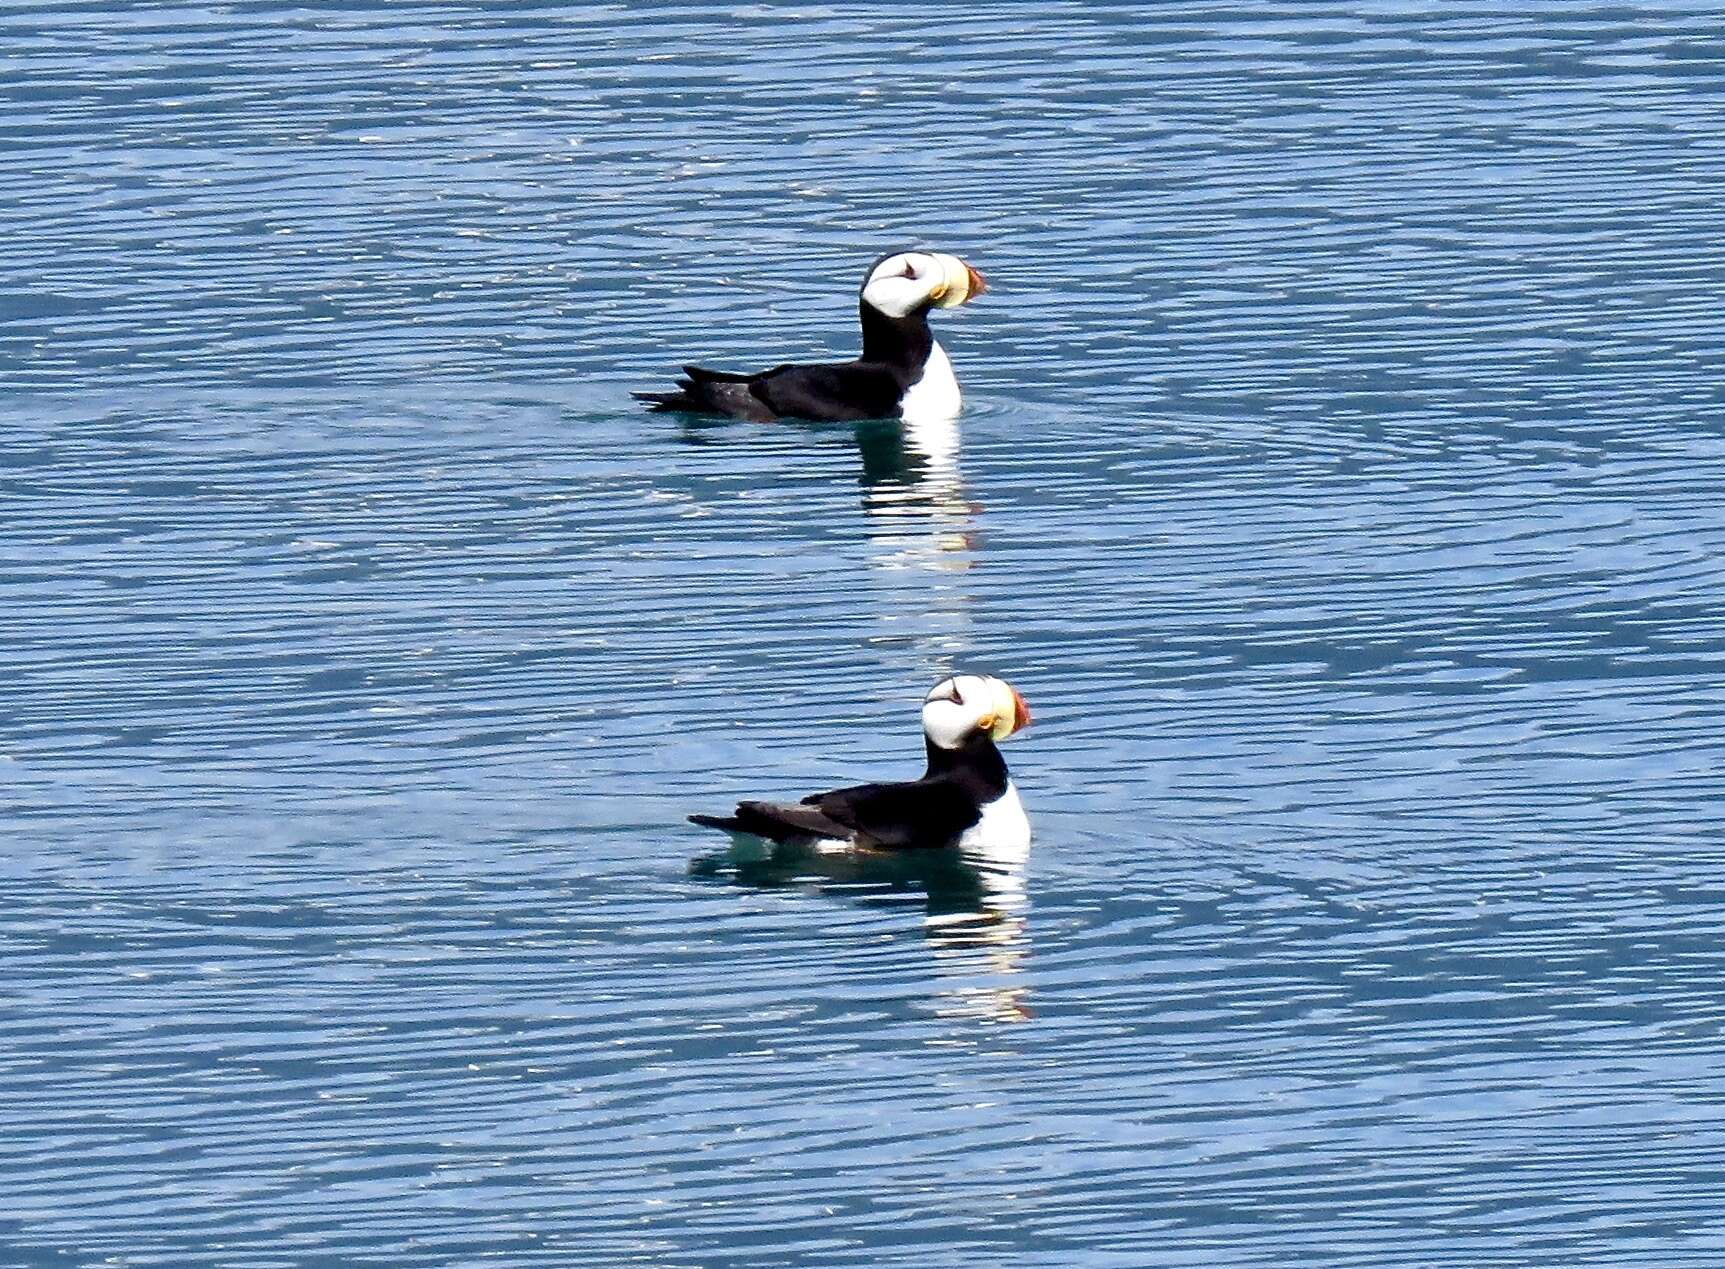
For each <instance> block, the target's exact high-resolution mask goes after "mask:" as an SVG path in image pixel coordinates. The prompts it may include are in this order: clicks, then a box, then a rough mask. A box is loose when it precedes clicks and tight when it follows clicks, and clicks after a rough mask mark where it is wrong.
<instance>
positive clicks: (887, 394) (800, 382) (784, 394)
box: [749, 361, 904, 422]
mask: <svg viewBox="0 0 1725 1269" xmlns="http://www.w3.org/2000/svg"><path fill="white" fill-rule="evenodd" d="M749 391H751V392H752V393H754V394H755V396H757V397H759V398H760V399H761V400H762V401H764V402H766V403H767V405H768V406H769V407H771V409H772V411H773V413H775V414H777V415H779V416H780V417H781V418H787V417H788V418H797V419H819V420H821V421H823V422H840V421H843V422H851V421H854V420H856V419H883V418H889V417H891V416H892V415H895V414H897V413H898V407H899V400H900V398H901V397H902V396H903V395H904V390H903V388H902V386H901V385H900V384H899V381H898V378H897V376H895V375H894V374H893V373H892V371H890V370H888V369H887V368H886V367H885V366H882V365H878V364H871V363H869V362H866V361H845V362H840V363H838V364H836V365H826V366H780V367H778V368H777V369H775V370H769V371H767V372H766V373H765V374H762V375H758V376H757V377H756V378H755V379H754V381H753V382H752V383H750V384H749Z"/></svg>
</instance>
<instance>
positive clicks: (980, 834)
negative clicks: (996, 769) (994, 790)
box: [958, 780, 1030, 859]
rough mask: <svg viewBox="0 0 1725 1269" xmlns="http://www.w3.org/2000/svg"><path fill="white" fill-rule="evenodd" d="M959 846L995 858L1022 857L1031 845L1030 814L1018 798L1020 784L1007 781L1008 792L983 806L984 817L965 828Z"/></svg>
mask: <svg viewBox="0 0 1725 1269" xmlns="http://www.w3.org/2000/svg"><path fill="white" fill-rule="evenodd" d="M958 845H959V849H961V850H968V851H974V852H976V853H977V854H980V855H986V856H988V857H990V858H992V859H1000V858H1003V857H1022V856H1023V854H1024V852H1026V851H1028V850H1029V849H1030V817H1029V816H1028V815H1026V814H1025V813H1024V803H1022V802H1020V801H1019V800H1018V786H1017V785H1015V784H1013V783H1012V781H1011V780H1008V781H1007V782H1006V792H1005V793H1002V794H1001V795H1000V796H999V797H997V798H995V799H994V801H992V802H988V803H985V804H984V805H983V807H982V818H981V819H979V820H977V821H976V823H974V824H972V825H971V826H970V827H969V828H967V829H965V830H964V836H963V837H961V838H959V839H958Z"/></svg>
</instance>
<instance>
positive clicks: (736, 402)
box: [630, 366, 771, 418]
mask: <svg viewBox="0 0 1725 1269" xmlns="http://www.w3.org/2000/svg"><path fill="white" fill-rule="evenodd" d="M751 378H753V376H752V375H739V374H732V373H731V372H730V371H728V370H706V369H703V368H702V367H700V366H684V367H683V377H682V378H681V379H679V380H677V390H676V391H675V392H632V393H630V395H631V396H633V397H634V398H635V399H636V400H637V401H645V402H646V403H647V408H648V409H650V410H652V411H653V412H654V413H656V414H664V413H669V412H673V411H677V412H681V413H685V414H726V415H729V416H731V417H732V418H753V417H756V416H757V415H760V414H761V412H762V411H766V406H765V405H764V404H763V403H762V402H760V401H757V400H756V399H755V398H754V397H753V396H752V395H751V394H750V392H749V389H748V387H747V385H748V383H749V380H750V379H751ZM766 416H767V417H771V411H766Z"/></svg>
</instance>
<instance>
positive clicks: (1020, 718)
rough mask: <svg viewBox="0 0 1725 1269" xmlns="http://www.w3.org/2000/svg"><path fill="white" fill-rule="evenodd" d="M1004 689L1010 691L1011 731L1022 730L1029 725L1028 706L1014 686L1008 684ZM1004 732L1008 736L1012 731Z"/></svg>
mask: <svg viewBox="0 0 1725 1269" xmlns="http://www.w3.org/2000/svg"><path fill="white" fill-rule="evenodd" d="M1006 690H1007V691H1009V692H1011V693H1012V731H1023V730H1024V729H1025V728H1026V727H1028V726H1030V706H1028V705H1026V704H1025V703H1024V698H1023V697H1022V696H1020V695H1019V694H1018V689H1017V688H1016V687H1011V686H1008V687H1007V689H1006ZM1006 734H1007V735H1009V736H1010V735H1011V734H1012V732H1011V731H1009V732H1007V733H1006Z"/></svg>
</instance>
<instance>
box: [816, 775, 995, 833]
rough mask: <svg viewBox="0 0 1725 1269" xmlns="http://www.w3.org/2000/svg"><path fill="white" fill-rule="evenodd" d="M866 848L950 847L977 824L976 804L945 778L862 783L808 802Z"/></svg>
mask: <svg viewBox="0 0 1725 1269" xmlns="http://www.w3.org/2000/svg"><path fill="white" fill-rule="evenodd" d="M803 800H804V801H805V802H807V803H808V804H809V805H811V806H813V807H815V808H817V809H818V810H819V811H820V812H821V814H823V815H825V816H827V817H828V818H829V819H832V820H834V821H836V822H837V823H839V824H842V825H844V826H845V827H846V828H847V829H848V830H849V832H850V835H851V836H852V837H854V838H855V840H856V841H857V842H858V843H859V844H861V845H865V846H885V847H891V848H898V849H914V848H932V847H940V846H950V845H952V844H953V843H954V842H956V841H957V840H958V839H959V837H960V836H962V835H963V833H964V830H965V829H967V828H969V827H970V826H971V825H972V824H974V823H976V821H977V818H978V817H977V809H976V804H975V803H974V802H972V801H971V800H970V799H969V798H967V797H965V796H964V794H963V792H962V791H961V790H959V789H958V788H957V786H955V785H953V784H951V783H949V782H947V781H945V780H940V779H931V780H910V781H906V782H904V783H901V784H859V785H857V786H856V787H855V788H850V789H834V790H833V791H832V792H831V793H816V794H814V795H812V796H810V797H808V798H805V799H803Z"/></svg>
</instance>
